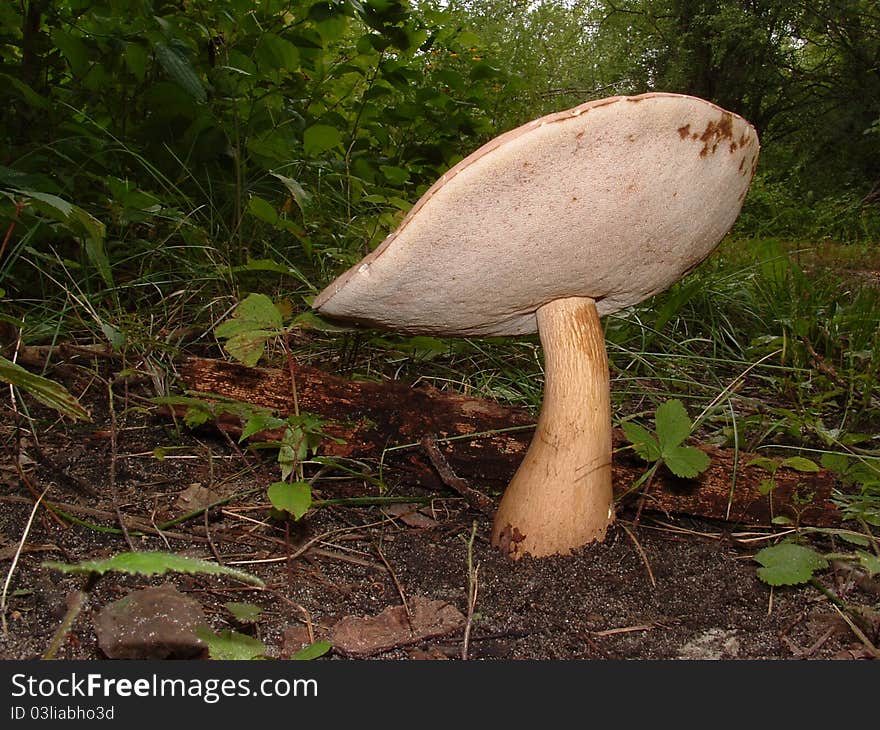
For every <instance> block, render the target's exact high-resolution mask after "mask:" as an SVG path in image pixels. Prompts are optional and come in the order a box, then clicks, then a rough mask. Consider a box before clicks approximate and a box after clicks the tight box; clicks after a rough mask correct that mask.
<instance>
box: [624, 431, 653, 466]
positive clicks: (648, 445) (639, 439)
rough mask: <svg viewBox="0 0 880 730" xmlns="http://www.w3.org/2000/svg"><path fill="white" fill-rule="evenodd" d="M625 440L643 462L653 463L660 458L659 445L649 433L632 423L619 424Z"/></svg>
mask: <svg viewBox="0 0 880 730" xmlns="http://www.w3.org/2000/svg"><path fill="white" fill-rule="evenodd" d="M620 427H621V428H622V429H623V433H624V435H625V436H626V438H627V440H628V441H629V442H630V443H631V444H632V445H633V449H634V450H635V452H636V453H637V454H638V455H639V456H640V457H641V458H642V459H644V460H645V461H647V462H649V463H653V462H655V461H657V460H658V459H659V458H660V445H659V444H658V443H657V439H655V438H654V436H653V434H651V432H650V431H649V430H648V429H646V428H644V427H643V426H640V425H639V424H637V423H633V422H632V421H624V422H623V423H621V424H620Z"/></svg>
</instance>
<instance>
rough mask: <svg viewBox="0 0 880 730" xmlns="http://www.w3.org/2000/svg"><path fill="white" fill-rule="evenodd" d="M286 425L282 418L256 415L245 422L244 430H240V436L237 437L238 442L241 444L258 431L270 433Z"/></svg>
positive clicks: (263, 414)
mask: <svg viewBox="0 0 880 730" xmlns="http://www.w3.org/2000/svg"><path fill="white" fill-rule="evenodd" d="M286 425H287V421H285V420H284V419H282V418H278V417H277V416H273V415H271V414H268V413H256V414H254V415H252V416H250V418H248V419H247V421H245V424H244V428H242V430H241V436H239V437H238V442H239V443H241V442H242V441H244V440H245V439H247V438H250V437H251V436H253V435H254V434H255V433H259V432H260V431H271V430H272V429H276V428H281V427H282V426H286Z"/></svg>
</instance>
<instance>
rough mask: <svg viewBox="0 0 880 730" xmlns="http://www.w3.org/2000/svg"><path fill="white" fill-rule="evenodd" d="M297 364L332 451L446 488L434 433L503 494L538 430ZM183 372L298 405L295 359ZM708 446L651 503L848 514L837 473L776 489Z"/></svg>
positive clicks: (211, 364)
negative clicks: (429, 447) (429, 446)
mask: <svg viewBox="0 0 880 730" xmlns="http://www.w3.org/2000/svg"><path fill="white" fill-rule="evenodd" d="M292 371H293V375H294V379H295V383H296V393H297V399H298V405H299V408H300V409H301V410H302V411H306V412H309V413H313V414H315V415H316V416H318V417H320V418H322V419H325V420H327V421H329V423H328V424H327V426H326V427H325V428H324V431H325V433H327V434H328V435H330V436H333V437H336V438H338V439H343V440H344V443H334V442H333V441H331V440H329V439H328V440H327V441H326V442H325V444H324V445H323V447H322V453H323V454H324V455H327V456H340V457H351V458H359V459H369V458H375V459H378V458H382V459H383V461H384V463H385V464H386V466H394V467H396V468H398V469H402V470H404V471H405V472H406V478H407V479H408V480H409V482H410V483H412V484H419V485H421V486H424V487H425V488H428V489H433V490H437V491H443V490H444V489H445V488H444V483H443V480H442V479H441V477H440V476H439V475H438V474H437V472H436V471H435V469H434V468H433V467H432V463H431V460H430V458H429V456H428V454H426V453H425V450H424V447H423V445H422V444H421V441H422V439H423V438H424V437H425V436H429V437H431V438H432V439H433V440H434V442H435V443H436V444H437V445H438V446H439V447H440V448H441V449H442V452H443V456H444V457H445V458H446V461H447V463H448V464H449V466H450V468H451V469H452V470H453V471H454V473H455V474H456V475H458V477H460V478H462V479H465V480H466V481H467V482H468V483H469V484H470V485H471V486H472V487H473V488H474V489H477V490H479V491H481V492H484V493H492V494H495V495H498V494H500V492H502V491H503V490H504V488H505V486H506V485H507V483H508V482H509V480H510V479H511V477H512V476H513V474H514V472H515V471H516V469H517V467H518V466H519V464H520V461H521V460H522V458H523V456H524V454H525V452H526V450H527V448H528V445H529V442H530V441H531V438H532V433H533V430H534V425H535V418H534V416H533V415H532V414H530V413H529V412H528V411H526V410H525V409H522V408H513V407H509V406H503V405H501V404H499V403H495V402H492V401H488V400H483V399H477V398H471V397H468V396H464V395H459V394H454V393H446V392H443V391H439V390H437V389H435V388H433V387H430V386H419V387H417V388H413V387H410V386H409V385H408V384H406V383H403V382H400V381H388V382H367V381H356V380H350V379H346V378H342V377H339V376H337V375H333V374H331V373H327V372H324V371H322V370H319V369H317V368H314V367H311V366H308V365H304V364H300V363H296V362H294V363H293V365H292ZM180 373H181V377H182V379H183V382H184V384H185V385H186V387H187V388H188V389H189V390H190V391H193V392H196V393H199V394H202V395H205V396H208V395H210V394H214V395H217V396H221V397H223V398H231V399H233V400H237V401H242V402H245V403H249V404H252V405H256V406H261V407H265V408H269V409H271V410H273V411H276V412H278V413H282V414H286V413H290V412H291V410H292V404H293V396H292V390H291V383H290V375H289V372H288V370H287V369H286V368H285V369H273V368H248V367H245V366H243V365H239V364H236V363H230V362H225V361H223V360H215V359H205V358H190V359H188V360H186V361H184V363H183V364H182V366H181V370H180ZM216 426H217V427H219V428H221V429H223V430H224V431H226V432H228V433H230V434H232V435H237V434H239V433H240V432H241V426H242V424H241V423H240V422H239V421H238V419H237V418H235V417H234V416H223V417H221V418H220V419H219V420H218V422H217V424H216ZM268 437H269V438H271V434H269V435H268ZM625 446H626V442H625V440H624V439H623V437H622V434H620V433H619V432H615V433H614V447H615V455H614V464H613V481H614V491H615V494H616V496H617V497H618V499H621V500H623V502H624V503H626V504H628V503H629V502H630V501H633V500H634V499H635V498H637V497H638V496H639V494H638V492H632V485H633V483H634V482H635V481H636V480H637V479H638V478H639V477H640V476H641V475H642V474H643V473H644V471H645V469H646V465H645V464H644V463H643V462H640V461H639V459H638V458H637V457H636V456H635V455H633V454H632V452H631V451H629V450H628V449H626V448H625ZM700 448H701V449H703V450H704V451H705V452H706V453H707V454H708V455H709V456H710V458H711V465H710V467H709V468H708V469H707V470H706V471H705V472H703V473H702V474H701V475H700V476H699V477H697V478H695V479H689V480H688V479H680V478H678V477H675V476H674V475H673V474H672V473H670V472H669V471H667V470H666V469H665V468H661V469H659V470H658V471H657V473H656V475H655V477H654V479H653V480H652V484H651V488H650V492H649V494H648V496H647V502H646V504H645V509H646V510H650V511H654V512H663V513H668V514H677V515H690V516H694V517H703V518H710V519H718V520H726V521H728V522H731V523H737V524H747V525H769V524H770V521H771V519H772V518H773V517H774V516H785V517H789V518H791V519H792V520H795V521H797V522H798V523H799V524H801V525H812V526H831V525H837V524H839V523H840V521H841V514H840V512H839V510H838V509H837V508H836V506H835V505H834V503H833V502H832V501H831V494H832V490H833V489H834V487H835V486H836V479H835V477H834V475H833V474H832V473H831V472H829V471H827V470H824V469H822V470H819V471H818V472H814V473H803V472H798V471H795V470H793V469H788V468H785V467H780V468H779V469H778V470H777V472H776V474H775V476H774V482H775V485H776V486H775V488H774V489H773V490H772V493H771V495H770V496H767V495H762V494H761V492H760V491H759V485H760V484H761V483H762V482H763V481H764V480H766V479H768V478H769V474H768V473H767V472H766V471H765V470H764V469H761V468H760V467H758V466H749V465H748V462H749V461H750V460H751V459H752V458H753V457H754V456H755V454H749V453H745V452H735V451H734V450H731V449H721V448H716V447H712V446H700ZM734 477H735V479H734ZM771 498H772V505H771Z"/></svg>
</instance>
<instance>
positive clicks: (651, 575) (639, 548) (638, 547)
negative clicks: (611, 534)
mask: <svg viewBox="0 0 880 730" xmlns="http://www.w3.org/2000/svg"><path fill="white" fill-rule="evenodd" d="M620 526H621V527H622V528H623V531H624V532H625V533H626V534H627V535H628V536H629V539H630V540H632V542H633V545H635V546H636V550H637V551H638V553H639V555H640V556H641V558H642V562H643V563H644V564H645V568H646V570H647V571H648V578H650V579H651V585H652V586H653V587H654V588H656V587H657V581H656V580H654V573H653V571H652V570H651V563H650V562H649V561H648V556H647V555H646V554H645V551H644V550H643V549H642V546H641V545H640V544H639V541H638V540H637V539H636V536H635V535H634V534H633V532H632V530H630V529H629V528H628V527H627V526H626V525H624V524H623V523H622V522H621V523H620Z"/></svg>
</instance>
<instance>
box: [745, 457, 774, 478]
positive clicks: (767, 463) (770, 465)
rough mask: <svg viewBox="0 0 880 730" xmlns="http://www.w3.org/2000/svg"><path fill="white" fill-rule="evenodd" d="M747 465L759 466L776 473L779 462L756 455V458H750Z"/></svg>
mask: <svg viewBox="0 0 880 730" xmlns="http://www.w3.org/2000/svg"><path fill="white" fill-rule="evenodd" d="M746 466H757V467H758V468H759V469H763V470H764V471H766V472H769V473H770V474H775V473H776V470H777V469H778V468H779V464H778V462H776V461H774V460H773V459H768V458H767V457H766V456H756V457H755V458H754V459H750V460H749V461H748V462H747V463H746Z"/></svg>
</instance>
